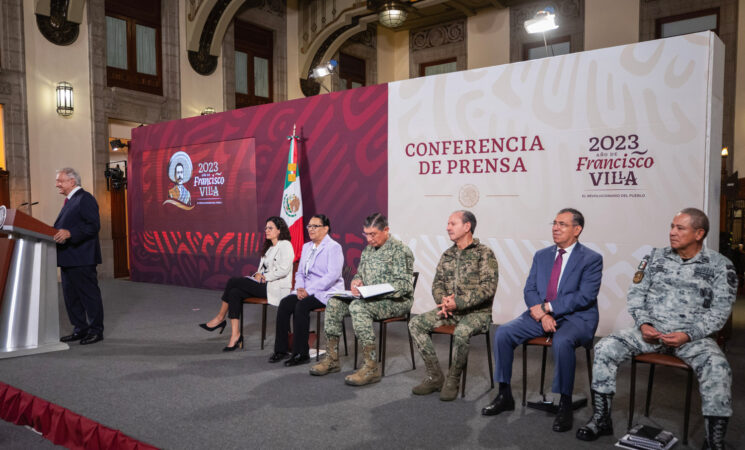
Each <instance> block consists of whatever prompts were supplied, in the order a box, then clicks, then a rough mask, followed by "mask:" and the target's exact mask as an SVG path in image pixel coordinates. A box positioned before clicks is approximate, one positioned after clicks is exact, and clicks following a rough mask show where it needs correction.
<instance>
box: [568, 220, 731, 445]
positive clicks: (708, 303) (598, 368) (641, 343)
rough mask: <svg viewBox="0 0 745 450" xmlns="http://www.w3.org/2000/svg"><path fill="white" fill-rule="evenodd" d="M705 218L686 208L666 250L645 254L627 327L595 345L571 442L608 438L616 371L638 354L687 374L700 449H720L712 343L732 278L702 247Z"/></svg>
mask: <svg viewBox="0 0 745 450" xmlns="http://www.w3.org/2000/svg"><path fill="white" fill-rule="evenodd" d="M708 231H709V220H708V218H707V217H706V214H704V213H703V211H700V210H698V209H695V208H686V209H684V210H682V211H680V212H679V213H678V214H677V215H676V216H675V217H674V218H673V222H672V224H671V226H670V247H666V248H663V249H652V252H651V253H650V254H649V255H647V256H645V257H644V259H642V261H641V263H640V264H639V268H638V270H637V272H636V274H635V275H634V280H633V284H632V285H631V287H630V288H629V292H628V297H627V298H628V308H629V313H630V314H631V316H632V317H633V318H634V322H635V326H634V327H633V328H628V329H625V330H622V331H619V332H617V333H613V334H611V335H610V336H608V337H606V338H604V339H602V340H601V341H600V342H598V343H597V345H595V361H594V364H593V370H592V390H593V392H594V394H595V395H594V401H593V408H594V413H593V416H592V418H591V419H590V421H589V422H588V423H587V425H585V426H584V427H582V428H580V429H579V430H577V438H578V439H581V440H585V441H592V440H595V439H597V438H598V437H599V436H602V435H609V434H613V423H612V422H611V416H610V409H611V400H612V398H613V394H614V393H615V391H616V374H617V372H618V366H619V364H621V363H622V362H624V361H626V360H627V359H629V358H632V357H634V356H635V355H638V354H640V353H652V352H658V353H669V354H672V355H675V356H677V357H678V358H680V359H682V360H683V361H684V362H685V363H686V364H688V365H689V366H691V368H693V371H694V372H695V373H696V376H697V378H698V382H699V390H700V392H701V406H702V409H703V414H704V417H705V422H706V426H705V432H706V442H705V444H704V448H711V449H723V448H724V435H725V432H726V430H727V421H728V419H729V417H730V416H731V415H732V395H731V384H732V371H731V370H730V367H729V364H728V363H727V359H726V358H725V356H724V354H723V353H722V351H721V350H720V349H719V347H718V346H717V344H716V342H714V340H713V339H711V338H709V337H707V336H709V335H711V334H712V333H715V332H717V331H718V330H720V329H721V328H722V326H723V325H724V323H725V322H726V321H727V318H728V317H729V315H730V312H731V310H732V303H733V302H734V300H735V294H736V292H737V274H736V273H735V268H734V266H733V265H732V263H731V262H730V261H729V260H728V259H727V258H725V257H724V256H722V255H720V254H719V253H717V252H715V251H713V250H710V249H707V248H704V247H703V240H704V238H705V237H706V234H707V233H708Z"/></svg>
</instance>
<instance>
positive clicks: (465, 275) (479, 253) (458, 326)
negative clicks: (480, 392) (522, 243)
mask: <svg viewBox="0 0 745 450" xmlns="http://www.w3.org/2000/svg"><path fill="white" fill-rule="evenodd" d="M474 231H476V217H475V216H474V215H473V213H471V212H470V211H456V212H454V213H453V214H451V215H450V218H449V219H448V225H447V232H448V236H449V237H450V240H451V241H453V246H452V247H450V248H449V249H447V250H445V253H443V254H442V257H441V258H440V262H439V263H438V264H437V271H436V273H435V279H434V280H433V282H432V296H433V297H434V299H435V303H437V308H435V309H434V310H432V311H429V312H426V313H424V314H420V315H418V316H416V317H414V318H412V319H411V321H410V322H409V330H411V336H412V337H413V338H414V342H415V343H416V346H417V348H418V349H419V353H420V354H421V356H422V359H423V360H424V365H425V366H426V368H427V377H426V378H425V379H424V381H422V383H421V384H419V385H417V386H415V387H414V388H413V389H412V392H413V393H414V394H416V395H427V394H431V393H432V392H435V391H440V390H441V392H440V400H443V401H451V400H455V398H456V397H457V396H458V385H459V383H460V375H461V372H463V368H464V367H465V365H466V362H467V361H468V342H469V341H470V339H471V336H473V335H474V334H478V333H486V332H487V330H488V329H489V326H490V325H491V321H492V320H491V313H492V311H491V309H492V302H493V301H494V294H495V293H496V292H497V279H498V276H499V274H498V267H497V259H496V258H495V257H494V252H493V251H492V250H491V249H490V248H489V247H487V246H486V245H483V244H481V243H479V240H478V239H474V237H473V232H474ZM442 325H455V332H454V333H453V355H454V356H453V359H454V360H453V363H452V365H451V366H450V371H449V372H448V377H447V380H445V379H444V377H443V375H442V371H441V370H440V363H439V362H438V361H437V354H436V353H435V347H434V345H432V338H431V333H432V330H433V329H434V328H436V327H439V326H442ZM443 384H444V385H443Z"/></svg>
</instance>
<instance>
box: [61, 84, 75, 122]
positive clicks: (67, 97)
mask: <svg viewBox="0 0 745 450" xmlns="http://www.w3.org/2000/svg"><path fill="white" fill-rule="evenodd" d="M74 110H75V108H74V105H73V94H72V85H71V84H70V83H68V82H67V81H60V82H59V83H57V114H59V115H60V116H63V117H67V116H71V115H72V112H73V111H74Z"/></svg>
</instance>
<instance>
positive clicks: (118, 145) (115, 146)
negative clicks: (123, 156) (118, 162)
mask: <svg viewBox="0 0 745 450" xmlns="http://www.w3.org/2000/svg"><path fill="white" fill-rule="evenodd" d="M125 141H126V139H125V140H124V141H122V140H121V139H118V138H117V139H114V138H111V139H109V145H110V146H111V150H112V151H114V152H115V151H118V150H121V149H123V148H124V147H129V142H125Z"/></svg>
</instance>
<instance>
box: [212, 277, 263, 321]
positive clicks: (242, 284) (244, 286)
mask: <svg viewBox="0 0 745 450" xmlns="http://www.w3.org/2000/svg"><path fill="white" fill-rule="evenodd" d="M246 297H259V298H266V283H257V282H255V281H254V280H252V279H250V278H246V277H233V278H231V279H229V280H228V284H227V285H225V290H224V291H223V293H222V301H224V302H225V303H227V304H228V318H229V319H239V318H240V317H241V310H242V309H243V299H244V298H246Z"/></svg>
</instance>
